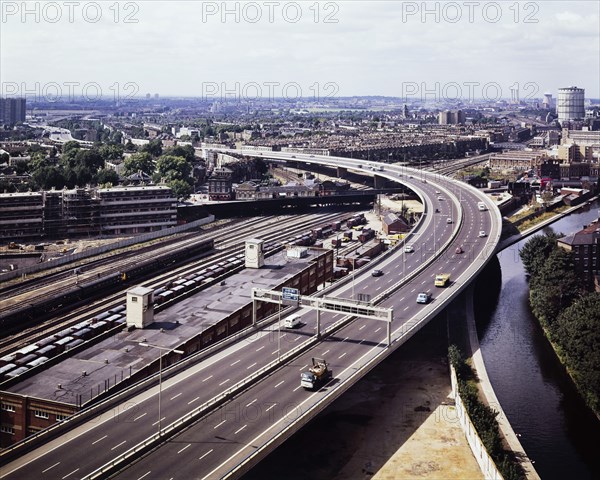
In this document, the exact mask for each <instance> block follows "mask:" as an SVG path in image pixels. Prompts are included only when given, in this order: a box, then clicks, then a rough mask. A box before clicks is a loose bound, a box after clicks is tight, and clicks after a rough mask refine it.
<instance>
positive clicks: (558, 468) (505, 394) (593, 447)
mask: <svg viewBox="0 0 600 480" xmlns="http://www.w3.org/2000/svg"><path fill="white" fill-rule="evenodd" d="M599 209H600V202H599V201H596V202H594V203H593V204H592V205H591V206H590V208H589V209H587V208H586V210H580V211H578V212H576V213H573V214H571V215H569V216H568V217H565V218H563V219H561V220H559V221H557V222H555V223H554V224H552V225H551V226H549V227H547V229H546V230H545V231H548V230H552V231H554V232H560V233H563V234H565V235H568V234H570V233H574V232H576V231H578V230H580V229H581V228H583V226H584V225H587V224H589V223H590V222H591V221H592V220H594V219H596V218H598V216H599ZM526 242H527V239H525V240H523V241H521V242H520V243H518V244H515V245H513V246H511V247H509V248H507V249H506V250H504V251H502V252H501V253H500V254H499V255H498V260H499V266H500V271H498V269H497V268H496V272H493V271H492V272H490V271H488V272H487V273H486V279H485V280H481V281H480V282H479V284H478V286H477V288H478V290H479V291H481V290H483V289H486V288H488V287H489V288H488V290H489V289H490V288H491V289H493V290H494V293H493V294H492V297H493V298H492V299H491V302H488V304H487V305H486V306H483V307H481V308H478V309H477V323H478V329H479V338H480V344H481V350H482V354H483V358H484V361H485V364H486V368H487V371H488V375H489V377H490V381H491V382H492V385H493V387H494V390H495V391H496V395H497V397H498V400H499V401H500V404H501V405H502V408H503V409H504V412H505V414H506V416H507V418H508V420H509V421H510V423H511V425H512V427H513V429H514V431H515V432H516V433H517V435H519V436H520V441H521V444H522V445H523V448H524V449H525V452H527V455H528V456H529V457H530V458H531V459H532V460H533V461H534V462H535V463H534V467H535V468H536V470H537V472H538V473H539V475H540V477H541V478H542V480H552V479H557V480H558V479H560V480H563V479H567V478H568V479H577V480H585V479H600V422H599V421H598V420H597V418H596V417H595V416H594V415H593V414H592V413H591V412H590V411H589V410H588V409H587V408H586V407H585V405H584V403H583V401H582V400H581V399H580V398H579V396H578V395H577V393H576V391H575V388H574V387H573V385H572V383H571V382H570V379H569V378H568V376H567V374H566V373H565V371H564V369H563V368H562V367H561V365H560V363H559V362H558V360H557V359H556V356H555V354H554V352H553V350H552V347H551V346H550V344H549V343H548V342H547V340H546V338H545V337H544V334H543V332H542V330H541V328H540V327H539V325H538V323H537V321H536V319H535V318H534V317H533V315H532V314H531V311H530V308H529V303H528V295H529V290H528V285H527V279H526V277H525V270H524V268H523V264H522V263H521V261H520V259H519V254H518V251H519V249H520V248H522V247H523V245H524V244H525V243H526ZM496 267H497V264H496ZM488 270H490V269H488ZM491 270H494V267H493V266H492V267H491ZM500 275H501V278H500ZM494 277H496V278H494ZM494 280H496V281H497V284H496V285H495V283H496V282H495V281H494ZM483 281H485V282H486V283H485V284H484V285H482V282H483ZM500 286H501V288H499V287H500ZM486 307H487V308H486Z"/></svg>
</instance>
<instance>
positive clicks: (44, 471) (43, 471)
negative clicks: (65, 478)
mask: <svg viewBox="0 0 600 480" xmlns="http://www.w3.org/2000/svg"><path fill="white" fill-rule="evenodd" d="M59 463H60V462H56V463H55V464H54V465H52V466H51V467H48V468H47V469H46V470H42V473H46V472H47V471H48V470H50V469H52V468H54V467H56V466H57V465H58V464H59Z"/></svg>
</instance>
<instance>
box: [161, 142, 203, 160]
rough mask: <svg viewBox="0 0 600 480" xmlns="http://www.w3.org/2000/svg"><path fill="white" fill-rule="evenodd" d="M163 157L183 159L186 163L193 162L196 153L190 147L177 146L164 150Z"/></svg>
mask: <svg viewBox="0 0 600 480" xmlns="http://www.w3.org/2000/svg"><path fill="white" fill-rule="evenodd" d="M163 155H171V156H174V157H183V158H185V159H186V160H187V161H188V162H194V160H195V158H196V151H195V150H194V147H192V146H191V145H185V146H181V145H177V146H175V147H170V148H165V150H164V151H163Z"/></svg>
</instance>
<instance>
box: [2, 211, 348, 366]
mask: <svg viewBox="0 0 600 480" xmlns="http://www.w3.org/2000/svg"><path fill="white" fill-rule="evenodd" d="M347 217H349V214H340V213H331V214H325V215H323V214H307V215H302V216H298V215H294V216H285V217H276V218H273V219H269V220H266V221H265V219H264V218H260V219H256V220H255V221H245V222H243V225H241V226H240V227H239V228H234V229H233V230H232V229H229V230H227V231H224V232H220V233H217V234H216V235H214V240H215V253H214V254H212V255H211V257H210V259H209V260H207V259H206V258H202V259H198V260H196V261H194V262H192V263H190V264H187V265H184V266H181V267H177V268H175V269H173V270H170V271H169V272H165V273H161V274H159V275H157V276H154V277H153V278H152V279H149V280H147V281H144V282H140V283H139V285H141V286H145V287H147V288H152V289H155V290H156V289H158V288H161V287H164V285H165V284H166V283H168V282H169V281H172V280H173V279H174V278H178V277H185V276H186V275H190V274H193V273H197V272H198V271H200V270H202V269H206V268H208V267H211V266H214V265H217V264H219V263H221V262H223V261H224V260H225V259H227V258H231V257H232V256H234V255H236V254H239V253H241V252H243V248H244V242H245V239H246V238H250V237H256V236H259V237H260V238H262V239H264V240H265V242H266V243H267V244H269V243H271V244H272V245H271V247H270V249H269V251H267V255H269V254H273V253H276V252H277V251H279V250H281V249H282V248H283V245H284V243H285V242H286V241H291V240H293V238H294V236H295V235H298V234H299V233H302V232H304V231H307V230H310V229H311V228H316V227H319V226H323V225H325V224H327V223H331V222H332V221H334V220H339V219H341V218H343V219H345V218H347ZM259 223H260V227H257V224H259ZM232 236H234V237H235V238H233V239H232V238H231V237H232ZM121 305H124V299H123V291H122V290H121V291H119V292H117V293H114V294H112V295H108V296H107V297H105V298H103V299H101V300H96V301H94V302H92V304H91V305H86V306H84V307H81V308H78V309H76V310H74V311H72V312H69V313H68V314H66V315H64V316H60V317H56V318H52V319H49V320H47V321H45V322H43V323H41V324H39V325H35V326H32V327H29V328H27V329H25V330H23V331H21V332H18V333H16V334H14V335H11V336H10V337H6V338H3V339H0V357H1V356H4V355H7V354H10V353H12V352H14V351H15V350H18V349H19V348H22V346H24V345H28V344H32V343H35V342H36V341H38V340H39V339H41V338H44V337H48V336H50V335H53V334H54V333H56V332H58V331H61V330H63V329H65V328H68V327H70V326H73V325H75V324H78V323H80V322H82V321H84V320H86V319H89V318H92V317H94V316H95V315H98V314H100V313H103V312H106V311H108V310H111V309H114V308H116V307H119V306H121Z"/></svg>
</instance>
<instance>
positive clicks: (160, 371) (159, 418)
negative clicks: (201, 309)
mask: <svg viewBox="0 0 600 480" xmlns="http://www.w3.org/2000/svg"><path fill="white" fill-rule="evenodd" d="M139 346H140V347H151V348H157V349H158V350H159V351H160V354H159V357H158V435H159V436H160V435H161V412H160V400H161V394H162V352H163V350H168V351H169V352H175V353H178V354H179V355H183V351H182V350H175V349H174V348H168V347H160V346H158V345H152V344H150V343H146V342H140V343H139Z"/></svg>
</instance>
